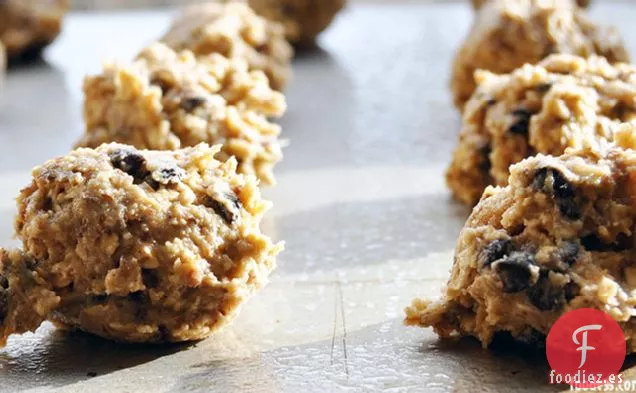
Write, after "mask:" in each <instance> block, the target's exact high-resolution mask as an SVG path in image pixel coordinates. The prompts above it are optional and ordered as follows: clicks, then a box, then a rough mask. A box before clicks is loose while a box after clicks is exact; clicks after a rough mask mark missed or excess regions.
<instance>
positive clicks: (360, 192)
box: [0, 0, 636, 393]
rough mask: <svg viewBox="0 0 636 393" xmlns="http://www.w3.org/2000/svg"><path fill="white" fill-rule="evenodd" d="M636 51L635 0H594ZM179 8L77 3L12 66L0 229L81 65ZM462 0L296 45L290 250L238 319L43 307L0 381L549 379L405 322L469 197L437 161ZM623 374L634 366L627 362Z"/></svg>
mask: <svg viewBox="0 0 636 393" xmlns="http://www.w3.org/2000/svg"><path fill="white" fill-rule="evenodd" d="M597 3H598V4H597V5H596V6H595V7H594V8H593V9H592V11H591V13H592V15H593V17H594V18H595V19H597V20H599V21H604V22H613V23H615V24H617V25H618V26H619V27H620V28H621V30H622V31H623V33H624V34H625V36H626V39H627V41H628V44H629V47H630V49H631V52H632V53H636V38H635V35H634V34H635V33H636V27H635V25H634V24H633V21H634V20H636V7H634V6H633V5H632V3H631V2H629V1H627V2H612V1H597ZM170 17H171V12H169V11H157V12H144V11H134V12H119V13H99V14H97V13H73V14H71V15H70V16H69V17H68V19H67V24H66V29H65V31H64V33H63V35H62V36H61V37H60V39H59V41H57V42H56V43H55V44H54V45H53V46H52V47H51V48H50V49H49V50H48V51H47V53H46V61H45V62H43V63H40V64H36V65H33V66H30V67H27V68H21V69H13V70H11V72H10V73H9V75H8V79H7V80H6V81H5V83H4V86H3V88H2V91H1V93H0V102H1V104H0V185H1V186H0V190H1V191H0V216H1V219H0V245H2V246H15V245H16V244H17V242H15V241H14V240H12V234H13V228H12V219H13V216H14V214H15V202H14V198H15V195H16V194H17V192H18V190H19V189H20V188H21V187H23V186H25V185H26V184H27V183H28V181H29V172H30V170H31V168H32V167H33V166H35V165H37V164H40V163H42V162H43V161H44V160H46V159H48V158H52V157H55V156H58V155H62V154H65V153H66V152H67V151H68V149H69V147H70V146H71V145H72V143H73V142H74V141H75V140H76V139H77V138H78V137H79V135H80V133H81V132H82V118H81V110H82V109H81V99H82V97H81V83H82V78H83V76H84V75H85V74H87V73H94V72H98V71H99V70H100V67H101V66H100V63H101V61H102V60H104V59H119V60H121V61H128V60H129V59H130V58H132V56H134V54H135V53H136V52H137V51H138V50H139V49H140V48H142V47H143V46H144V45H145V44H147V43H149V42H151V41H152V40H153V39H155V38H156V37H158V36H159V35H160V34H161V32H162V31H163V30H164V29H165V28H166V27H167V24H168V22H169V20H170ZM471 19H472V10H471V8H470V7H469V5H468V4H467V3H459V2H434V3H429V2H417V1H399V0H392V1H374V2H372V3H365V2H354V3H353V4H351V5H350V6H349V7H348V9H347V10H346V11H345V12H344V13H343V14H342V15H341V16H340V17H339V18H338V20H337V21H336V23H335V24H334V25H333V27H332V28H331V29H330V30H329V31H328V32H327V33H325V34H324V35H323V36H322V37H321V40H320V48H319V49H317V50H315V51H312V52H305V53H300V54H299V55H298V57H297V59H296V60H295V63H294V68H295V77H294V81H293V83H292V84H291V85H290V87H289V89H288V90H287V98H288V102H289V111H288V113H287V115H286V116H285V118H284V119H283V120H282V125H283V127H284V137H285V138H287V139H289V141H290V146H289V147H288V148H287V149H286V151H285V155H286V158H285V161H284V162H283V163H282V164H281V165H280V166H279V167H278V168H277V177H278V180H279V184H278V186H277V187H275V188H270V189H267V190H266V191H265V194H266V196H267V197H268V198H269V199H271V200H273V201H274V203H275V208H274V209H273V211H272V212H271V214H270V215H269V216H268V217H267V219H266V222H265V228H264V229H265V230H266V231H267V232H268V233H269V234H271V235H272V236H273V237H275V238H276V239H281V240H285V241H286V244H287V250H286V251H285V252H284V253H283V254H282V255H281V257H280V260H279V265H280V266H279V268H278V270H277V271H276V272H275V273H274V274H273V275H272V277H271V283H270V284H269V286H267V288H266V289H264V290H263V291H262V292H260V293H258V294H257V296H256V297H254V298H253V300H251V301H250V302H249V303H248V304H247V306H246V307H245V308H244V309H243V311H242V313H241V315H240V316H239V318H238V319H237V320H236V321H235V323H234V324H232V325H231V326H229V327H227V328H226V329H225V330H223V331H222V332H220V333H218V334H216V335H214V336H213V337H211V338H209V339H207V340H204V341H201V342H198V343H193V344H184V345H171V346H127V345H120V344H114V343H111V342H109V341H105V340H102V339H99V338H96V337H93V336H90V335H87V334H82V333H65V332H59V331H56V330H55V329H54V328H53V327H52V326H51V325H48V324H47V325H45V326H43V327H42V328H41V329H39V330H38V331H37V332H36V333H35V334H25V335H23V336H20V337H13V338H11V339H10V341H9V345H8V346H7V347H6V348H5V349H2V350H0V392H14V391H32V392H41V391H42V392H44V391H63V392H92V391H101V392H266V393H267V392H279V391H283V392H329V391H334V392H340V391H350V392H367V391H388V392H429V391H430V392H454V391H457V392H463V391H466V392H468V391H470V392H478V391H479V392H487V391H509V392H522V391H528V392H542V391H558V390H562V389H563V388H564V387H563V386H550V385H548V383H547V381H548V371H547V370H548V366H547V364H546V362H545V360H543V358H542V357H541V356H538V357H537V356H534V355H531V354H527V353H521V352H519V351H518V350H516V349H512V350H510V349H509V350H506V349H503V350H497V351H489V350H483V349H482V348H481V347H480V345H479V344H478V343H477V342H476V341H474V340H470V339H468V340H461V341H459V342H456V343H443V342H439V341H438V340H437V338H436V337H435V335H434V334H433V333H432V331H430V330H425V329H417V328H407V327H404V326H403V325H402V318H403V308H404V307H405V306H406V305H408V304H409V303H410V302H411V300H412V299H413V298H414V297H416V296H436V295H437V294H438V293H439V290H440V288H441V287H442V285H443V284H444V282H445V280H446V277H447V274H448V269H449V267H450V264H451V261H452V250H453V247H454V244H455V239H456V236H457V234H458V232H459V230H460V228H461V227H462V224H463V221H464V220H465V218H466V216H467V214H468V209H466V208H465V207H463V206H460V205H458V204H456V203H454V202H452V201H451V200H450V197H449V194H448V192H447V190H446V188H445V186H444V182H443V172H444V169H445V166H446V165H447V162H448V161H449V157H450V154H451V151H452V148H453V146H454V143H455V140H456V138H457V134H458V130H459V126H460V121H459V115H458V113H457V112H456V111H455V109H454V108H453V106H452V105H451V98H450V94H449V90H448V74H449V64H450V61H451V58H452V55H453V52H454V50H455V48H456V47H457V46H458V45H459V43H460V41H461V39H462V37H463V36H464V35H465V34H466V32H467V30H468V28H469V25H470V23H471ZM628 375H631V374H630V372H629V370H628Z"/></svg>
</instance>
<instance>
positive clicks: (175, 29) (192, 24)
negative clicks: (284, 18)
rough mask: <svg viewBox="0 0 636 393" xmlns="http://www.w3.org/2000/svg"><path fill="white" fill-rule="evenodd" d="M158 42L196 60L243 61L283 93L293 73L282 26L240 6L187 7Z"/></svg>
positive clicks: (219, 4) (203, 5) (234, 3)
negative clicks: (212, 56) (209, 57)
mask: <svg viewBox="0 0 636 393" xmlns="http://www.w3.org/2000/svg"><path fill="white" fill-rule="evenodd" d="M161 41H163V42H164V43H165V44H166V45H168V46H170V47H171V48H173V49H174V50H177V51H180V50H184V49H188V50H191V51H192V52H194V54H195V55H196V56H206V55H209V54H211V53H219V54H221V55H223V56H225V57H228V58H242V59H245V60H247V63H248V64H249V67H250V70H261V71H263V72H265V74H266V75H267V77H268V78H269V80H270V83H271V86H272V88H274V89H275V90H282V89H283V88H284V87H285V84H286V82H287V81H288V80H289V78H290V76H291V73H292V71H291V59H292V56H293V54H294V51H293V49H292V47H291V45H290V44H289V43H288V42H287V40H286V39H285V31H284V29H283V26H282V25H280V24H279V23H276V22H273V21H269V20H267V19H265V18H262V17H260V16H258V15H257V14H256V13H254V11H253V10H252V9H251V8H250V7H249V6H248V5H247V4H243V3H238V2H230V3H228V4H221V3H208V4H199V5H193V6H190V7H187V8H186V9H185V10H184V12H183V13H182V14H181V15H180V16H179V17H178V18H177V19H176V20H175V21H174V23H173V25H172V27H171V28H170V30H169V31H168V33H166V35H165V36H164V37H163V38H162V39H161Z"/></svg>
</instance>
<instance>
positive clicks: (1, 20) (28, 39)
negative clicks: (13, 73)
mask: <svg viewBox="0 0 636 393" xmlns="http://www.w3.org/2000/svg"><path fill="white" fill-rule="evenodd" d="M67 8H68V0H4V1H0V41H2V43H3V44H4V46H5V47H6V50H7V55H8V57H9V59H10V60H19V59H28V58H32V57H35V56H38V55H39V54H40V52H41V51H42V49H44V48H45V47H46V46H47V45H49V44H50V43H51V42H53V40H55V38H56V37H57V36H58V34H59V33H60V30H61V29H62V18H63V17H64V14H65V13H66V10H67Z"/></svg>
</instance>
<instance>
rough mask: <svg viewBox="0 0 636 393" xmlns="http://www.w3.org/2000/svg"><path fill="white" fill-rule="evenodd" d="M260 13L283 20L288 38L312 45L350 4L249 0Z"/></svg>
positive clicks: (332, 0)
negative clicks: (346, 5)
mask: <svg viewBox="0 0 636 393" xmlns="http://www.w3.org/2000/svg"><path fill="white" fill-rule="evenodd" d="M248 1H249V4H250V6H251V7H252V8H253V9H254V10H255V11H256V12H257V13H258V14H260V15H262V16H264V17H266V18H267V19H270V20H275V21H278V22H280V23H282V24H283V26H284V27H285V34H286V36H287V39H288V40H289V41H290V42H292V43H294V44H296V45H299V46H306V45H311V44H313V42H314V41H315V40H316V37H317V36H318V34H320V33H321V32H322V31H324V30H325V29H326V28H327V27H329V25H330V24H331V22H332V21H333V20H334V18H335V17H336V15H337V14H338V12H340V10H342V8H343V7H344V6H345V4H346V0H321V1H315V0H248Z"/></svg>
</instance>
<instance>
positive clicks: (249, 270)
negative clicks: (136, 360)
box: [0, 144, 282, 342]
mask: <svg viewBox="0 0 636 393" xmlns="http://www.w3.org/2000/svg"><path fill="white" fill-rule="evenodd" d="M218 150H219V148H218V147H212V148H211V147H208V146H207V145H205V144H201V145H198V146H196V147H193V148H186V149H183V150H178V151H174V152H150V151H140V150H136V149H134V148H132V147H130V146H125V145H119V144H109V145H103V146H101V147H99V148H98V149H97V150H92V149H78V150H76V151H74V152H72V153H70V154H69V155H68V156H66V157H61V158H57V159H54V160H52V161H49V162H47V163H45V164H44V165H43V166H41V167H38V168H36V169H34V171H33V181H32V183H31V184H30V185H29V186H28V187H26V188H25V189H24V190H23V191H22V192H21V194H20V196H19V197H18V211H19V213H18V217H17V220H16V232H17V235H18V237H19V239H20V240H22V242H23V247H24V254H19V253H17V252H13V253H4V254H0V256H2V261H3V264H2V271H1V272H0V273H1V277H0V291H3V292H0V293H2V295H3V296H2V297H1V299H2V300H3V302H4V303H3V304H2V307H3V310H4V313H3V314H4V315H5V316H7V315H8V316H9V318H7V317H5V318H4V320H3V322H2V324H1V325H0V327H1V329H0V333H2V337H3V338H4V339H6V337H7V336H8V335H10V334H13V333H20V332H24V331H27V330H33V329H34V328H36V327H37V325H39V324H40V323H41V322H42V321H43V320H47V319H48V320H51V321H53V322H55V323H57V324H60V325H63V326H68V327H72V328H79V329H82V330H84V331H86V332H90V333H93V334H96V335H99V336H102V337H105V338H109V339H113V340H117V341H124V342H167V341H170V342H172V341H175V342H176V341H187V340H197V339H201V338H204V337H206V336H208V335H209V334H211V333H212V332H214V331H215V330H217V329H218V328H219V327H221V326H223V325H224V324H226V323H228V322H229V321H231V320H232V318H233V317H234V316H235V315H236V313H237V311H238V309H239V307H240V306H241V305H242V304H243V303H244V302H245V301H246V300H247V299H248V298H249V297H250V296H251V295H252V294H253V293H254V291H256V290H257V289H259V288H260V287H261V286H262V285H263V284H264V283H265V282H266V281H267V277H268V275H269V273H270V272H271V271H272V269H273V268H274V266H275V256H276V254H277V253H278V252H279V251H280V250H281V248H282V247H281V246H280V245H275V244H273V243H272V242H271V240H270V239H269V238H268V237H266V236H264V235H263V234H262V233H261V231H260V229H259V224H260V221H261V218H262V216H263V214H264V213H265V212H266V210H267V209H268V208H269V204H268V203H267V202H265V201H263V200H262V199H261V197H260V194H259V190H258V187H257V182H256V180H255V179H254V178H253V177H252V176H244V175H240V174H237V173H236V171H235V169H236V162H235V161H234V160H233V159H231V160H228V161H227V162H225V163H221V162H219V161H217V160H216V159H215V158H214V156H215V154H216V153H217V152H218ZM7 310H8V311H7Z"/></svg>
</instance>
